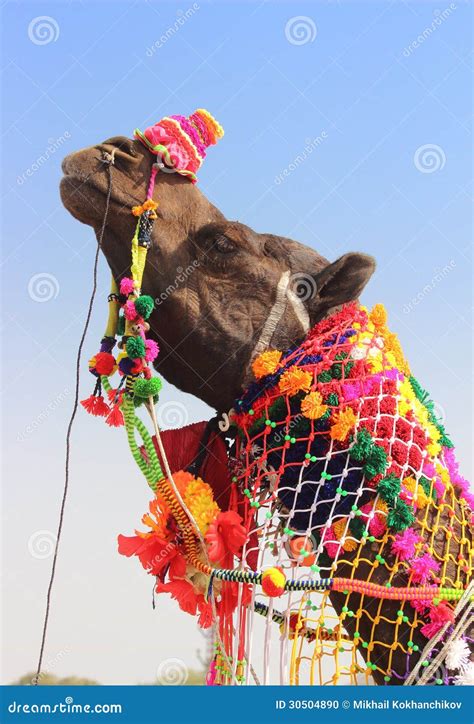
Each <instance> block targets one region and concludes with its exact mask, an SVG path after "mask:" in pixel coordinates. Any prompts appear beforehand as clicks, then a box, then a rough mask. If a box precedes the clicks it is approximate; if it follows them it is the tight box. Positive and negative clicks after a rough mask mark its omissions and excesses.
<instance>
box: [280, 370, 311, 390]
mask: <svg viewBox="0 0 474 724" xmlns="http://www.w3.org/2000/svg"><path fill="white" fill-rule="evenodd" d="M312 382H313V375H312V374H311V372H306V370H302V369H301V367H290V369H289V370H286V372H284V373H283V374H282V376H281V377H280V381H279V383H278V387H279V388H280V392H282V393H283V394H286V395H296V393H297V392H309V389H310V387H311V384H312Z"/></svg>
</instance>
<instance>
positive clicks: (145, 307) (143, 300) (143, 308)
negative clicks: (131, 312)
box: [135, 294, 155, 319]
mask: <svg viewBox="0 0 474 724" xmlns="http://www.w3.org/2000/svg"><path fill="white" fill-rule="evenodd" d="M154 307H155V302H154V301H153V299H152V298H151V297H150V296H148V294H142V295H141V297H138V299H135V309H136V310H137V312H138V314H139V315H140V317H143V319H148V317H149V316H150V314H151V313H152V311H153V309H154Z"/></svg>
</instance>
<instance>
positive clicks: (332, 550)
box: [324, 526, 341, 558]
mask: <svg viewBox="0 0 474 724" xmlns="http://www.w3.org/2000/svg"><path fill="white" fill-rule="evenodd" d="M324 538H325V539H326V540H325V541H324V547H325V549H326V553H327V554H328V556H329V557H330V558H335V557H336V556H337V554H338V551H340V550H341V544H340V543H339V541H337V540H336V534H335V532H334V528H333V527H332V526H331V527H330V528H327V530H326V535H325V536H324Z"/></svg>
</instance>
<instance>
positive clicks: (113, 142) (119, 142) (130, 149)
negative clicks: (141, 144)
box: [100, 136, 138, 158]
mask: <svg viewBox="0 0 474 724" xmlns="http://www.w3.org/2000/svg"><path fill="white" fill-rule="evenodd" d="M100 146H113V148H114V149H115V150H117V151H122V153H126V154H128V155H129V156H133V157H134V158H136V157H137V155H138V154H137V152H136V151H135V146H134V142H133V139H131V138H127V137H126V136H112V138H108V139H107V140H106V141H103V143H101V144H100Z"/></svg>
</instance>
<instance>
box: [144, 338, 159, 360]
mask: <svg viewBox="0 0 474 724" xmlns="http://www.w3.org/2000/svg"><path fill="white" fill-rule="evenodd" d="M145 350H146V351H145V359H146V361H147V362H153V360H154V359H156V358H157V357H158V353H159V351H160V348H159V347H158V345H157V343H156V342H155V341H154V340H153V339H147V340H146V342H145Z"/></svg>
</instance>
